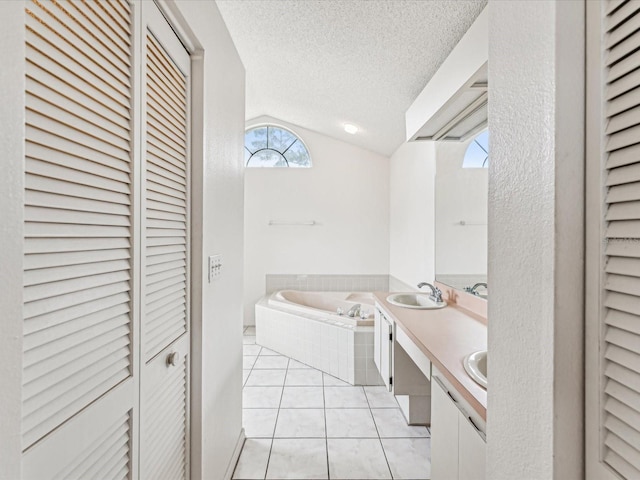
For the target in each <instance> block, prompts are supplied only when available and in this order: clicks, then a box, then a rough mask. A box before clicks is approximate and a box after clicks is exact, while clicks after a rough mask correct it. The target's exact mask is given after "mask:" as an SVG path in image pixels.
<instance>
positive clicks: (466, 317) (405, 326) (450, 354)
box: [374, 292, 487, 420]
mask: <svg viewBox="0 0 640 480" xmlns="http://www.w3.org/2000/svg"><path fill="white" fill-rule="evenodd" d="M374 295H375V298H376V301H377V303H378V304H379V305H380V307H382V310H384V312H385V314H387V315H388V316H390V317H391V319H392V320H393V321H394V322H395V323H396V324H397V325H398V327H399V328H401V329H402V330H403V331H404V333H406V334H407V335H408V337H409V338H410V339H411V341H413V342H414V343H415V344H416V346H417V347H418V348H419V349H420V350H421V351H422V353H424V354H425V355H426V356H427V357H428V358H429V360H430V361H431V362H432V364H433V365H434V366H435V367H436V368H437V369H438V370H439V371H440V372H441V373H442V374H443V375H444V376H445V377H446V378H447V380H449V382H451V384H452V385H453V387H454V388H455V389H456V390H457V391H458V392H459V393H460V394H461V395H462V396H463V397H464V398H465V400H466V401H467V402H469V404H470V405H471V406H472V407H473V409H474V410H475V411H476V412H477V413H478V415H480V416H481V417H482V418H483V419H484V420H486V416H487V391H486V390H485V389H484V388H482V387H481V386H480V385H478V384H477V383H476V382H474V381H473V380H472V379H471V377H469V375H467V372H466V371H465V369H464V365H463V360H464V358H465V357H466V356H467V355H468V354H470V353H473V352H476V351H478V350H486V349H487V326H486V320H485V319H484V318H483V317H481V316H480V315H477V314H475V313H473V312H471V311H469V310H465V309H463V308H461V307H458V306H457V305H455V304H453V303H449V305H448V306H447V307H446V308H441V309H437V310H418V309H410V308H404V307H397V306H395V305H392V304H390V303H389V302H387V297H388V296H389V292H375V294H374Z"/></svg>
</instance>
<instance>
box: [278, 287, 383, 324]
mask: <svg viewBox="0 0 640 480" xmlns="http://www.w3.org/2000/svg"><path fill="white" fill-rule="evenodd" d="M268 303H269V305H270V306H272V307H276V308H282V309H285V310H290V311H295V312H301V313H306V314H309V313H311V314H314V315H318V316H320V317H322V318H324V319H326V320H327V321H329V322H336V323H344V324H345V325H355V326H360V327H364V326H372V325H373V311H374V308H375V301H374V299H373V294H372V293H369V292H356V293H351V292H302V291H299V290H280V291H279V292H275V293H273V294H272V295H271V296H270V297H269V301H268ZM358 304H359V305H360V310H361V311H362V312H364V314H365V315H362V316H364V317H365V318H362V316H356V317H348V316H347V315H346V313H347V312H348V311H349V310H350V309H351V308H352V307H354V306H355V305H358ZM338 309H340V310H342V311H343V312H344V313H343V315H339V314H338Z"/></svg>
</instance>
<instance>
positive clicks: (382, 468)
mask: <svg viewBox="0 0 640 480" xmlns="http://www.w3.org/2000/svg"><path fill="white" fill-rule="evenodd" d="M254 333H255V331H254V329H253V327H249V329H248V330H247V331H246V332H245V337H244V341H245V348H244V353H245V356H244V359H245V370H244V390H243V427H244V429H245V435H246V437H247V440H246V441H245V444H244V448H243V450H242V453H241V455H240V459H239V461H238V464H237V466H236V470H235V472H234V475H233V478H234V480H249V479H265V478H266V479H270V480H276V479H278V480H280V479H296V480H301V479H331V480H334V479H340V480H346V479H360V480H369V479H392V478H393V479H411V480H423V479H428V478H429V477H430V442H431V439H430V438H429V437H430V434H429V430H428V429H427V428H425V427H413V426H408V425H407V424H406V421H405V420H404V417H403V416H402V413H400V409H399V408H398V404H397V402H396V401H395V399H394V397H393V395H392V394H391V393H389V392H387V391H386V389H385V387H379V386H367V387H361V386H358V387H355V386H351V385H348V384H347V383H344V382H342V381H340V380H338V379H336V378H334V377H332V376H330V375H327V374H326V373H323V372H320V371H318V370H316V369H313V368H310V367H309V366H307V365H304V364H302V363H299V362H297V361H295V360H292V359H289V358H286V357H283V356H280V355H277V354H276V352H273V351H271V350H269V349H266V348H263V347H261V346H260V345H256V344H254V343H253V342H254V341H255V336H253V334H254ZM267 367H270V368H267Z"/></svg>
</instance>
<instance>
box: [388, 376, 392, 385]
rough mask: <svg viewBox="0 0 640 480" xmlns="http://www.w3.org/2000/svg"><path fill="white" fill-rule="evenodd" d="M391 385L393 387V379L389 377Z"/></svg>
mask: <svg viewBox="0 0 640 480" xmlns="http://www.w3.org/2000/svg"><path fill="white" fill-rule="evenodd" d="M389 385H393V377H389Z"/></svg>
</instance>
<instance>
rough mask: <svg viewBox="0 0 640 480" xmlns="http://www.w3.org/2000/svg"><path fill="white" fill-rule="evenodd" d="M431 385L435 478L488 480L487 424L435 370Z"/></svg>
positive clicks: (438, 479)
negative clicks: (486, 473) (485, 426)
mask: <svg viewBox="0 0 640 480" xmlns="http://www.w3.org/2000/svg"><path fill="white" fill-rule="evenodd" d="M431 384H432V391H431V479H432V480H484V479H485V467H486V442H485V437H484V422H483V421H482V419H480V418H479V417H478V415H477V414H475V412H472V411H471V407H470V406H469V405H467V404H466V402H464V400H463V399H462V396H461V395H460V394H459V393H458V392H456V391H455V390H454V389H453V388H452V387H451V386H450V385H449V383H448V382H447V381H446V379H445V378H444V377H443V376H442V375H441V374H440V373H439V372H438V371H437V370H435V369H434V372H433V377H432V382H431Z"/></svg>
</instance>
